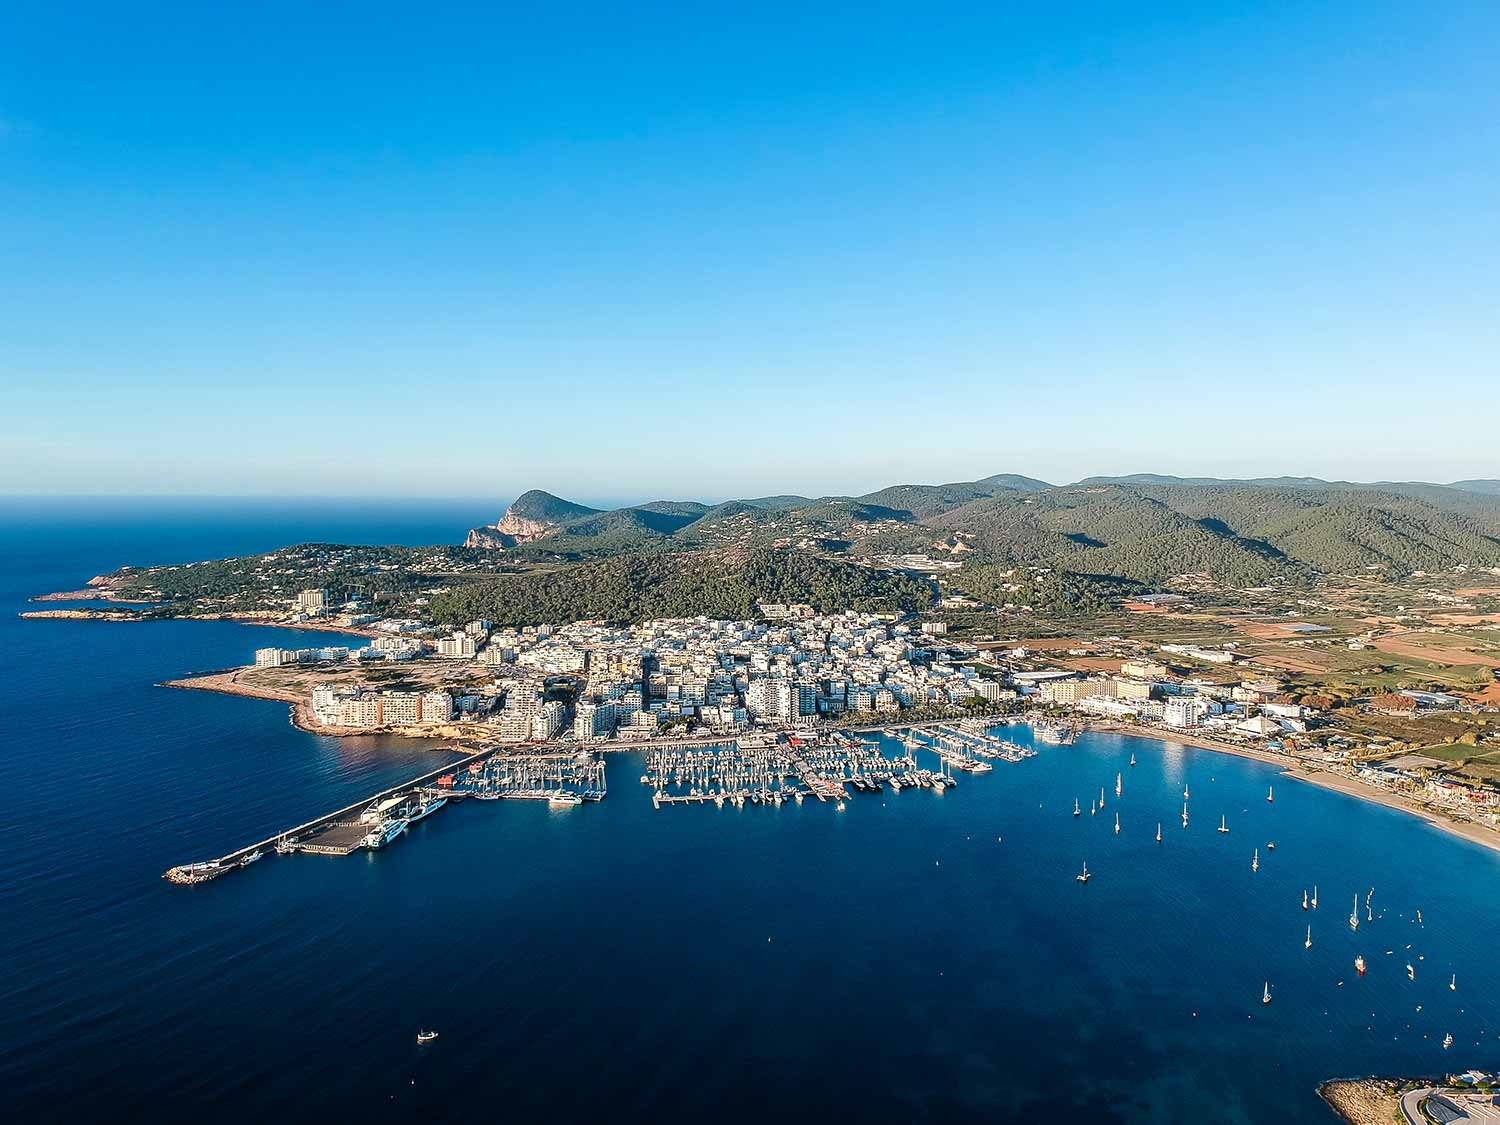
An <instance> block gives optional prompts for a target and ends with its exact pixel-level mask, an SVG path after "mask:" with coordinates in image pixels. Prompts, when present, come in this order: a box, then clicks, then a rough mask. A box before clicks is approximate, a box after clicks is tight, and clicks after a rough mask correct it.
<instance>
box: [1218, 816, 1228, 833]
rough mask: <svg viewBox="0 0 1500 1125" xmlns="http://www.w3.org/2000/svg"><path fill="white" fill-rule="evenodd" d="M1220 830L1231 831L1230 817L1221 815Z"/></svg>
mask: <svg viewBox="0 0 1500 1125" xmlns="http://www.w3.org/2000/svg"><path fill="white" fill-rule="evenodd" d="M1219 831H1220V832H1228V831H1229V818H1228V817H1227V816H1220V817H1219Z"/></svg>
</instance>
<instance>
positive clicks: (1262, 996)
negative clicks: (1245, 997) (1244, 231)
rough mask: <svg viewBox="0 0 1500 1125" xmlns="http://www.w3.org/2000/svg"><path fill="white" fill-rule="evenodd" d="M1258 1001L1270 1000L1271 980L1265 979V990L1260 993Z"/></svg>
mask: <svg viewBox="0 0 1500 1125" xmlns="http://www.w3.org/2000/svg"><path fill="white" fill-rule="evenodd" d="M1260 1002H1261V1003H1262V1004H1269V1003H1270V1002H1271V982H1270V981H1266V990H1265V991H1264V992H1262V993H1261V994H1260Z"/></svg>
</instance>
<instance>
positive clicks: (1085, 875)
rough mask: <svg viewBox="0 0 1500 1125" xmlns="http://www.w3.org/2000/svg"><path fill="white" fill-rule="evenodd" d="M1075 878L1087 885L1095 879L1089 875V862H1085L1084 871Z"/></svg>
mask: <svg viewBox="0 0 1500 1125" xmlns="http://www.w3.org/2000/svg"><path fill="white" fill-rule="evenodd" d="M1073 878H1075V879H1077V880H1078V881H1079V882H1080V883H1087V882H1088V881H1089V880H1090V879H1092V878H1093V876H1092V875H1090V874H1089V864H1088V860H1084V862H1083V870H1082V871H1081V872H1079V873H1078V874H1077V875H1075V876H1073Z"/></svg>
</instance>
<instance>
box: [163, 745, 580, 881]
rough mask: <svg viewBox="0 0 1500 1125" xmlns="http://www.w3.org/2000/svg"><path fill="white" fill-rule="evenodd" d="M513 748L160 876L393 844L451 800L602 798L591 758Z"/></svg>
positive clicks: (491, 750) (197, 874)
mask: <svg viewBox="0 0 1500 1125" xmlns="http://www.w3.org/2000/svg"><path fill="white" fill-rule="evenodd" d="M514 749H515V748H514V747H510V746H488V747H485V748H483V749H481V750H477V751H474V752H473V753H471V754H469V755H468V756H467V757H465V758H461V759H459V760H458V761H456V762H449V763H447V764H446V765H443V766H440V767H438V768H437V769H435V770H432V771H430V772H428V773H424V774H422V775H421V776H420V777H415V778H412V779H411V780H409V781H403V782H402V783H401V784H399V785H393V786H391V787H390V788H388V789H382V790H381V791H380V792H378V793H375V794H373V795H371V796H368V797H363V798H361V799H360V800H358V801H356V802H354V803H353V804H350V805H345V806H344V807H343V808H341V809H335V810H334V811H333V812H330V813H324V814H323V815H322V816H319V817H316V818H314V819H312V820H309V821H306V822H304V823H302V824H298V825H295V826H294V827H291V828H286V829H283V830H281V831H280V832H277V833H276V834H275V835H272V836H268V837H266V838H265V839H264V840H257V841H256V842H255V843H253V844H247V845H245V846H244V847H241V848H236V849H235V850H234V851H232V852H227V853H226V854H224V855H222V856H219V857H218V858H217V859H211V860H204V861H202V862H198V863H188V864H183V865H181V866H178V867H173V868H171V869H169V870H168V871H166V872H165V873H164V874H163V876H162V877H163V878H164V879H166V880H168V881H169V882H172V883H178V884H183V885H192V884H196V883H206V882H208V881H209V880H210V879H216V878H218V877H219V876H221V875H226V874H228V873H229V872H231V871H237V870H239V869H240V868H243V867H248V866H249V865H250V864H252V863H255V862H258V861H259V860H261V859H262V858H264V857H265V856H266V855H267V854H268V853H269V852H272V851H274V852H275V853H276V854H279V855H287V854H290V853H292V852H299V851H300V852H306V853H308V854H310V855H349V854H351V853H352V852H355V851H357V850H359V849H360V848H362V847H375V848H378V847H381V846H384V844H386V843H388V842H390V841H391V840H393V839H395V837H396V836H398V835H400V834H401V832H402V831H404V830H405V828H406V827H407V825H408V824H410V823H413V822H415V821H417V820H421V819H423V818H424V817H426V816H428V815H430V814H431V813H432V812H435V811H436V810H437V809H439V808H441V807H442V806H443V805H444V804H446V803H447V802H448V801H449V800H455V799H460V798H464V797H470V796H472V797H475V798H478V799H480V800H493V799H496V798H500V797H510V798H517V799H530V800H545V801H548V802H549V803H552V804H563V805H571V804H581V803H582V802H583V801H599V800H603V798H604V795H605V792H606V788H605V782H604V763H603V762H602V761H600V760H598V759H597V758H596V757H595V756H594V755H593V754H591V753H588V752H587V751H584V752H583V753H575V754H547V755H524V756H523V755H515V754H514ZM398 825H399V827H397V826H398Z"/></svg>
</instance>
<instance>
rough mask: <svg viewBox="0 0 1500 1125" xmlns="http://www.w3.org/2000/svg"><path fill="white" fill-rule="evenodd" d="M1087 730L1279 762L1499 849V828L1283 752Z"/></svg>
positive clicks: (1326, 785)
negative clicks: (1449, 814)
mask: <svg viewBox="0 0 1500 1125" xmlns="http://www.w3.org/2000/svg"><path fill="white" fill-rule="evenodd" d="M1089 729H1090V730H1093V731H1098V732H1100V733H1105V734H1127V735H1130V736H1131V737H1133V738H1145V739H1150V740H1152V741H1155V742H1160V743H1162V744H1163V745H1168V744H1172V743H1175V744H1177V745H1179V746H1191V747H1193V748H1194V749H1195V750H1209V751H1212V752H1213V753H1216V754H1233V755H1235V756H1236V757H1240V758H1252V759H1254V760H1255V761H1257V762H1264V763H1265V764H1266V765H1272V766H1280V767H1281V773H1282V776H1283V777H1289V778H1291V779H1292V780H1293V781H1303V782H1306V783H1307V784H1309V785H1316V786H1318V787H1319V788H1320V789H1329V790H1332V791H1334V792H1336V793H1342V794H1344V796H1346V797H1355V798H1357V799H1359V800H1361V801H1369V802H1370V803H1371V804H1376V805H1383V806H1384V807H1385V808H1388V809H1395V810H1396V811H1397V812H1404V813H1408V814H1410V815H1412V816H1417V817H1420V818H1421V819H1422V820H1425V821H1426V822H1427V823H1428V824H1429V825H1431V826H1432V827H1433V828H1436V829H1438V830H1440V831H1442V832H1446V833H1448V834H1449V835H1451V836H1457V837H1459V838H1460V839H1463V840H1467V841H1469V842H1470V843H1472V844H1478V845H1480V846H1481V847H1485V848H1488V849H1490V850H1491V851H1493V852H1500V832H1497V831H1495V830H1494V829H1491V828H1485V827H1484V826H1483V825H1480V824H1475V823H1473V822H1472V821H1465V820H1453V819H1451V818H1449V817H1446V816H1444V815H1443V814H1442V813H1441V812H1440V811H1439V810H1437V809H1434V808H1432V807H1430V806H1428V805H1424V804H1421V803H1420V802H1417V801H1412V800H1409V799H1407V798H1404V797H1402V796H1400V795H1399V794H1396V793H1390V792H1387V791H1386V790H1384V789H1376V788H1375V787H1374V786H1372V785H1366V784H1365V783H1364V782H1362V781H1356V780H1354V779H1353V778H1349V777H1344V776H1343V775H1341V774H1336V773H1330V772H1329V771H1327V770H1320V769H1315V768H1313V767H1312V766H1310V765H1308V764H1307V763H1306V762H1301V761H1298V760H1297V759H1295V758H1289V757H1288V756H1287V755H1285V754H1273V753H1271V752H1270V751H1269V750H1256V749H1254V748H1252V747H1248V746H1232V745H1230V744H1228V743H1222V742H1217V741H1215V740H1214V739H1210V738H1204V737H1201V736H1198V737H1194V736H1192V735H1187V736H1182V737H1179V736H1176V735H1173V736H1172V737H1170V738H1168V737H1164V735H1163V732H1161V731H1157V730H1150V729H1142V728H1137V727H1132V726H1129V725H1127V724H1124V723H1097V724H1090V726H1089Z"/></svg>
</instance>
